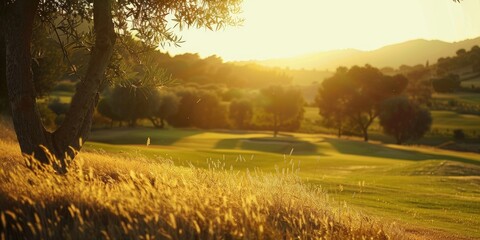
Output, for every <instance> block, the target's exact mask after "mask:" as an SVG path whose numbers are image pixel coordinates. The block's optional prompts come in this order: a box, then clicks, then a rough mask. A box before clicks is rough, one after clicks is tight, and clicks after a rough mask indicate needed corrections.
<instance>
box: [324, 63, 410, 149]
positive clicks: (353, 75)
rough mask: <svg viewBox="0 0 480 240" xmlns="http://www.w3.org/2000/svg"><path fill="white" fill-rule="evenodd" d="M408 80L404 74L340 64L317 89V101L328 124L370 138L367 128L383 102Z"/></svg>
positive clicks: (397, 92)
mask: <svg viewBox="0 0 480 240" xmlns="http://www.w3.org/2000/svg"><path fill="white" fill-rule="evenodd" d="M407 83H408V79H407V78H405V77H404V76H403V75H394V76H387V75H383V74H382V72H380V70H378V69H377V68H374V67H371V66H369V65H366V66H365V67H358V66H354V67H352V68H350V69H348V68H345V67H340V68H338V69H337V71H336V73H335V75H334V76H332V77H330V78H327V79H325V80H324V81H323V82H322V85H321V87H320V88H319V90H318V95H317V98H316V103H317V105H318V107H319V113H320V114H321V115H322V116H323V122H324V124H325V125H326V126H327V127H333V128H336V129H337V130H338V136H341V135H342V133H343V132H344V131H345V130H354V131H359V132H361V133H362V134H363V136H364V139H365V141H367V140H368V128H369V127H370V125H371V124H372V123H373V121H374V120H375V119H376V118H377V116H378V114H379V107H380V104H381V103H382V102H383V101H384V100H385V99H387V98H389V97H391V96H395V95H399V94H401V93H402V92H403V91H404V89H405V88H406V86H407Z"/></svg>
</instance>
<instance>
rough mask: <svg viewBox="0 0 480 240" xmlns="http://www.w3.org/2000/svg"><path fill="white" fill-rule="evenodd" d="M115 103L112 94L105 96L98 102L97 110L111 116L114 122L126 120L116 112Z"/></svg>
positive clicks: (103, 114)
mask: <svg viewBox="0 0 480 240" xmlns="http://www.w3.org/2000/svg"><path fill="white" fill-rule="evenodd" d="M113 105H114V103H112V99H111V96H107V97H104V98H102V99H100V101H99V102H98V105H97V111H98V112H99V113H100V114H101V115H102V116H104V117H106V118H109V119H110V120H111V121H112V122H113V121H123V120H125V119H124V118H122V116H119V115H117V114H115V112H114V111H113V107H112V106H113Z"/></svg>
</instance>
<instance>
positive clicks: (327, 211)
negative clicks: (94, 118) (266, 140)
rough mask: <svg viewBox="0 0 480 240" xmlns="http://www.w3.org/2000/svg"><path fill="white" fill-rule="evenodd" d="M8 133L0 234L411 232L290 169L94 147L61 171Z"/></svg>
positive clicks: (318, 235) (343, 235) (396, 235)
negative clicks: (184, 162) (35, 162)
mask: <svg viewBox="0 0 480 240" xmlns="http://www.w3.org/2000/svg"><path fill="white" fill-rule="evenodd" d="M1 127H2V128H5V127H4V126H1ZM2 135H3V136H1V140H0V156H1V157H0V164H1V168H0V219H1V222H0V238H1V239H12V238H13V239H19V238H20V239H23V238H26V239H40V238H42V239H86V238H89V239H294V238H295V239H297V238H300V239H404V238H406V237H407V236H406V235H405V234H404V233H402V232H401V231H399V230H395V229H394V228H393V227H394V225H388V224H381V223H379V222H376V221H374V220H372V219H371V218H369V217H367V216H364V215H359V214H356V213H355V212H353V211H351V210H350V209H349V208H348V207H346V206H344V205H343V204H336V203H334V202H332V201H330V200H329V197H328V195H326V194H325V193H323V192H322V190H320V189H316V188H311V187H307V186H306V185H305V184H303V183H302V182H301V181H300V179H299V177H298V176H297V175H295V174H294V173H292V172H291V171H288V170H286V169H284V171H283V173H280V172H279V173H276V174H266V173H261V172H242V173H240V172H238V171H235V170H225V169H223V168H221V167H220V166H219V165H212V166H211V167H210V168H209V169H198V168H195V167H178V166H175V165H174V164H172V163H171V162H169V161H165V160H161V159H147V158H144V157H141V156H139V155H130V156H123V157H119V156H115V157H113V156H109V155H108V154H104V153H92V152H90V153H81V154H80V155H79V156H78V158H77V159H76V161H75V162H74V164H73V165H72V166H71V167H70V172H69V173H67V174H65V175H58V174H56V173H54V172H53V171H52V170H51V169H49V168H48V167H42V168H37V167H34V168H33V169H34V170H32V169H29V168H27V167H26V165H25V164H24V160H23V158H22V157H21V156H20V154H19V149H18V145H17V143H16V142H15V141H13V140H12V138H14V137H13V136H12V135H11V131H2ZM31 163H32V162H29V161H27V165H29V164H31ZM285 170H286V171H285Z"/></svg>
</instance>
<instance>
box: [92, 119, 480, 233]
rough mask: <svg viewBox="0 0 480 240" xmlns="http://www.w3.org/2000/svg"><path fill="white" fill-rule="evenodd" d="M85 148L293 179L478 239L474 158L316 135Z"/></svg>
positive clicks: (148, 133)
mask: <svg viewBox="0 0 480 240" xmlns="http://www.w3.org/2000/svg"><path fill="white" fill-rule="evenodd" d="M459 121H463V120H462V118H459ZM444 124H448V123H444ZM452 124H456V123H452ZM147 138H150V143H151V145H150V146H147V145H146V143H147ZM91 140H92V141H93V142H89V143H87V146H86V148H87V150H90V151H98V150H99V149H101V150H100V151H106V152H108V153H113V154H141V155H146V156H148V157H150V158H153V159H159V161H164V160H165V159H167V160H171V161H173V162H174V163H175V164H176V165H185V166H187V165H194V166H198V167H206V168H207V167H211V166H216V167H221V168H224V169H225V170H230V169H233V170H234V171H243V170H248V171H251V172H253V171H264V172H275V171H279V172H282V171H283V172H286V171H288V172H291V171H294V172H298V174H299V175H300V176H301V177H302V178H303V179H304V180H305V181H306V182H308V183H311V184H314V185H315V186H321V187H322V188H323V189H324V190H326V191H328V193H329V194H330V196H331V197H332V198H335V199H337V200H339V201H340V202H343V201H345V202H346V203H347V204H348V205H351V206H354V207H355V209H359V210H361V211H364V212H366V213H368V214H371V215H374V216H378V217H382V218H385V219H387V220H389V221H397V220H398V221H400V222H401V223H406V224H407V225H410V226H415V227H420V228H428V229H436V230H440V231H446V232H449V233H453V234H459V235H466V236H470V237H475V238H480V230H479V229H478V228H475V227H473V226H479V225H480V218H479V217H478V216H479V215H480V155H478V154H472V153H457V152H450V151H444V150H438V149H434V148H427V147H399V146H394V145H386V144H378V143H364V142H360V141H351V140H344V139H336V138H333V137H331V136H327V135H320V134H297V133H288V134H282V135H281V136H280V137H278V138H272V136H271V133H270V132H227V131H222V132H220V131H217V132H205V131H200V130H158V129H151V128H138V129H115V130H99V131H95V132H93V133H92V136H91ZM120 144H121V145H120Z"/></svg>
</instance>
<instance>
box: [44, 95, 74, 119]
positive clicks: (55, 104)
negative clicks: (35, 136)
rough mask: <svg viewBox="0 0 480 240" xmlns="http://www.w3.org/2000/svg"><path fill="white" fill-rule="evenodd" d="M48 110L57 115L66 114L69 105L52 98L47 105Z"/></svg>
mask: <svg viewBox="0 0 480 240" xmlns="http://www.w3.org/2000/svg"><path fill="white" fill-rule="evenodd" d="M48 108H50V110H52V111H53V112H54V113H55V114H57V115H62V114H66V113H67V112H68V109H69V108H70V104H69V103H62V102H61V101H60V98H54V99H53V100H51V101H50V102H49V103H48Z"/></svg>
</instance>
